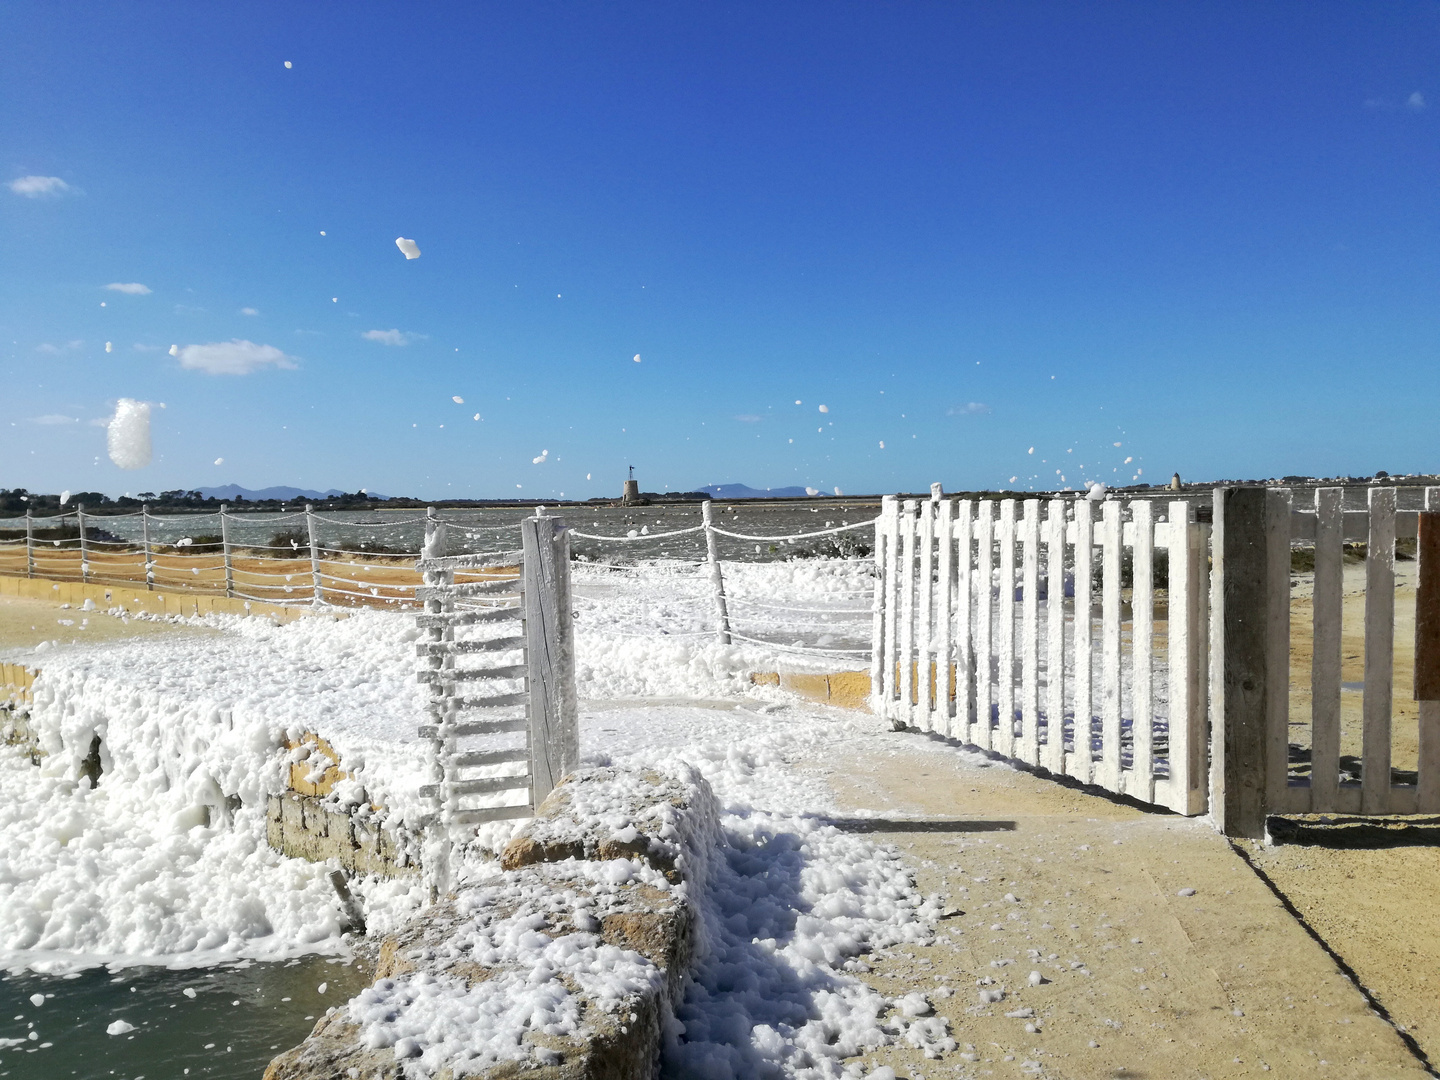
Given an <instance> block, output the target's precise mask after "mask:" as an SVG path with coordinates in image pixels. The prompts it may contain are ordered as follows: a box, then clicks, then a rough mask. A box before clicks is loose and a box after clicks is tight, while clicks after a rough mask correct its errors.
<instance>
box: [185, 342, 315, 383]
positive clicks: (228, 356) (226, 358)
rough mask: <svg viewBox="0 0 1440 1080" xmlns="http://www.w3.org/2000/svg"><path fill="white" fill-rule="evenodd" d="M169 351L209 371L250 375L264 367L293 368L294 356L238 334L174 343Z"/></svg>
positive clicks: (195, 368) (188, 365)
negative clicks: (195, 342) (205, 342)
mask: <svg viewBox="0 0 1440 1080" xmlns="http://www.w3.org/2000/svg"><path fill="white" fill-rule="evenodd" d="M170 355H171V356H175V357H178V358H179V360H180V366H181V367H183V368H189V369H190V370H192V371H203V372H205V374H207V375H249V374H250V373H251V372H255V371H259V370H260V369H262V368H267V367H276V368H294V367H295V366H296V365H295V358H294V357H291V356H286V355H285V354H284V353H283V352H281V351H280V350H279V349H277V348H276V347H275V346H274V345H257V344H255V342H253V341H245V340H243V339H241V338H235V339H233V340H231V341H212V342H210V343H209V344H208V345H177V346H172V347H171V349H170Z"/></svg>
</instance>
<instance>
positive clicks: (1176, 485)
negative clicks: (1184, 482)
mask: <svg viewBox="0 0 1440 1080" xmlns="http://www.w3.org/2000/svg"><path fill="white" fill-rule="evenodd" d="M1170 490H1171V491H1179V490H1180V474H1179V473H1178V472H1177V473H1176V474H1175V475H1173V476H1172V477H1170Z"/></svg>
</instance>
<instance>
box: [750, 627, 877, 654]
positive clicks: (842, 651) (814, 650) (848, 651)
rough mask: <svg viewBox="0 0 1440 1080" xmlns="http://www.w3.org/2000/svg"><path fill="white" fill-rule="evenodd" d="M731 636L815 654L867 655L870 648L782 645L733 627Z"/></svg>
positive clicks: (770, 646)
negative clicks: (739, 631) (749, 635)
mask: <svg viewBox="0 0 1440 1080" xmlns="http://www.w3.org/2000/svg"><path fill="white" fill-rule="evenodd" d="M730 636H731V637H732V638H735V639H737V640H739V641H744V642H746V643H748V644H750V645H760V646H763V647H765V648H767V649H780V650H781V651H784V652H796V653H804V654H808V655H815V656H865V655H868V654H869V652H870V650H869V649H826V648H823V647H821V646H819V645H782V644H781V643H780V642H778V641H762V640H760V639H759V638H752V637H746V636H745V635H744V634H737V633H736V632H735V631H734V630H733V629H732V630H731V631H730Z"/></svg>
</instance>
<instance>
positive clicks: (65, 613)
mask: <svg viewBox="0 0 1440 1080" xmlns="http://www.w3.org/2000/svg"><path fill="white" fill-rule="evenodd" d="M213 633H218V631H215V630H209V629H206V628H204V627H194V626H182V625H177V624H175V623H171V622H165V621H163V620H153V619H131V618H116V617H114V616H112V615H107V614H105V613H104V612H101V611H82V610H80V609H79V608H74V607H62V606H61V605H59V604H53V603H50V602H48V601H45V600H31V599H28V598H26V597H19V596H0V654H3V655H4V656H5V658H6V659H7V660H11V661H14V662H17V663H27V664H28V663H31V662H33V663H35V664H36V665H37V666H43V664H44V654H43V653H41V654H38V655H33V654H32V653H31V650H33V649H34V647H35V646H36V645H39V644H40V643H41V642H42V641H50V642H58V643H60V644H64V645H68V644H71V643H77V642H78V643H81V644H84V643H87V642H89V643H93V642H97V641H114V640H117V639H120V638H137V637H153V636H155V635H158V634H213Z"/></svg>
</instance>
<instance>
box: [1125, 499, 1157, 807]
mask: <svg viewBox="0 0 1440 1080" xmlns="http://www.w3.org/2000/svg"><path fill="white" fill-rule="evenodd" d="M1154 509H1155V504H1154V503H1152V502H1150V501H1149V500H1148V499H1136V500H1135V501H1134V502H1132V503H1131V504H1130V512H1131V518H1132V521H1133V524H1134V526H1135V547H1134V556H1133V560H1132V562H1131V566H1132V567H1133V573H1132V576H1131V580H1132V584H1131V589H1130V612H1131V614H1130V660H1131V666H1132V670H1133V672H1134V674H1133V676H1132V678H1133V681H1132V683H1131V689H1130V716H1131V720H1130V738H1131V755H1130V782H1129V784H1128V785H1127V791H1128V792H1129V793H1130V794H1131V795H1134V796H1135V798H1137V799H1140V800H1142V801H1143V802H1154V801H1155V742H1154V733H1155V695H1154V687H1153V684H1152V678H1153V668H1152V666H1151V665H1152V662H1153V653H1154V646H1155V621H1154V620H1155V607H1154V603H1155V579H1154V577H1153V576H1152V575H1153V573H1154V569H1155V560H1154V555H1155V522H1154Z"/></svg>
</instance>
